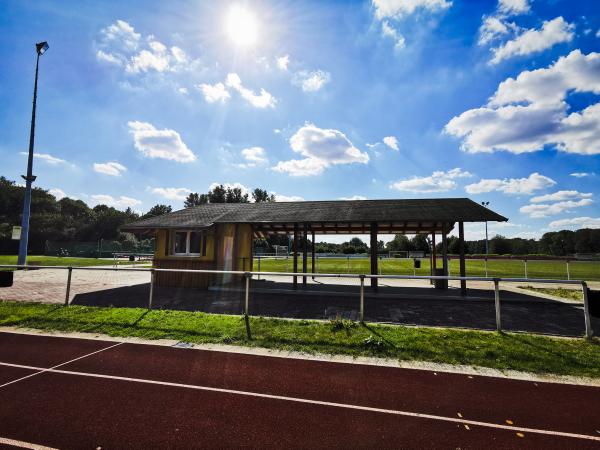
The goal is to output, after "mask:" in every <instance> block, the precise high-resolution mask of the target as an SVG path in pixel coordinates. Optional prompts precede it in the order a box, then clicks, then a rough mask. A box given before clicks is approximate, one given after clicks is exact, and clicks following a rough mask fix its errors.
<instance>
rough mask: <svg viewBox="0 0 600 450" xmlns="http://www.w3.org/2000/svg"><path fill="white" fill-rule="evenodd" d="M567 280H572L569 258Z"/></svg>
mask: <svg viewBox="0 0 600 450" xmlns="http://www.w3.org/2000/svg"><path fill="white" fill-rule="evenodd" d="M567 280H571V271H570V270H569V260H568V259H567Z"/></svg>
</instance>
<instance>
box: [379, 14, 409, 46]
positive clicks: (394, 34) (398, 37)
mask: <svg viewBox="0 0 600 450" xmlns="http://www.w3.org/2000/svg"><path fill="white" fill-rule="evenodd" d="M381 34H382V35H383V37H386V38H389V39H391V40H393V41H394V47H395V48H396V49H397V50H401V49H403V48H404V47H406V39H404V36H402V34H401V33H400V32H399V31H398V30H396V28H394V27H393V26H392V25H391V24H390V23H389V22H388V21H387V20H384V21H383V22H381Z"/></svg>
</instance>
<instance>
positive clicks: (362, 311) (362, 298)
mask: <svg viewBox="0 0 600 450" xmlns="http://www.w3.org/2000/svg"><path fill="white" fill-rule="evenodd" d="M360 321H361V322H364V321H365V276H364V275H361V276H360Z"/></svg>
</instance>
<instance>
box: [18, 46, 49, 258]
mask: <svg viewBox="0 0 600 450" xmlns="http://www.w3.org/2000/svg"><path fill="white" fill-rule="evenodd" d="M44 44H45V45H46V47H45V48H44ZM46 49H47V44H46V43H45V42H43V43H40V44H36V53H37V59H36V62H35V82H34V85H33V108H32V111H31V129H30V132H29V155H28V158H27V175H22V177H23V179H24V180H25V198H24V200H23V218H22V220H21V239H20V241H19V257H18V259H17V264H18V265H20V266H22V265H25V264H26V262H27V244H28V241H29V215H30V212H31V185H32V184H33V182H34V181H35V178H36V177H35V176H34V175H33V143H34V139H35V107H36V103H37V87H38V69H39V65H40V56H41V55H42V53H43V52H44V51H45V50H46Z"/></svg>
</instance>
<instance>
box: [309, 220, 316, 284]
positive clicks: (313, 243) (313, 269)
mask: <svg viewBox="0 0 600 450" xmlns="http://www.w3.org/2000/svg"><path fill="white" fill-rule="evenodd" d="M310 258H311V272H312V273H315V232H314V230H313V232H312V243H311V244H310ZM312 279H313V281H314V280H315V277H314V276H313V277H312Z"/></svg>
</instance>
